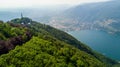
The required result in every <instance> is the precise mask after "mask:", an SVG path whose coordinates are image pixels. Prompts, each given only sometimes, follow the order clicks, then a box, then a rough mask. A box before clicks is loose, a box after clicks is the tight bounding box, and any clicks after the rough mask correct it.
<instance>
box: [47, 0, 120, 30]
mask: <svg viewBox="0 0 120 67" xmlns="http://www.w3.org/2000/svg"><path fill="white" fill-rule="evenodd" d="M119 7H120V1H119V0H113V1H108V2H100V3H91V4H84V5H78V6H75V7H72V8H70V9H68V10H66V11H65V12H63V13H61V14H60V15H57V16H54V17H52V19H51V20H50V22H49V25H51V26H54V27H56V28H59V29H62V30H81V29H82V30H84V29H99V30H106V31H110V32H120V27H119V26H118V25H120V20H119V18H120V8H119Z"/></svg>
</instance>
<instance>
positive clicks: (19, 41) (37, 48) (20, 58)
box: [0, 18, 118, 67]
mask: <svg viewBox="0 0 120 67" xmlns="http://www.w3.org/2000/svg"><path fill="white" fill-rule="evenodd" d="M1 24H3V25H4V24H5V25H6V27H4V28H0V30H2V29H5V30H3V31H2V32H4V31H8V33H9V31H11V30H13V28H16V29H18V31H17V32H14V31H13V32H12V33H15V34H16V35H15V36H12V37H8V36H6V38H8V39H7V40H4V39H1V40H3V41H4V42H2V43H0V52H4V51H6V50H7V52H4V53H5V54H3V53H1V54H3V55H1V56H0V66H1V67H4V66H5V67H6V66H27V67H29V66H39V65H40V66H42V65H43V66H46V65H49V66H55V65H56V64H57V65H59V66H61V65H62V66H67V65H69V66H72V67H73V66H83V67H89V66H91V67H96V66H98V67H101V66H102V67H107V66H110V67H112V66H113V65H116V64H118V62H116V61H114V60H111V59H109V58H107V57H105V56H103V55H101V54H98V53H96V52H94V51H92V50H91V49H90V48H89V47H87V46H86V45H84V44H82V43H81V42H79V41H78V40H76V39H75V38H73V37H72V36H70V35H68V34H67V33H65V32H63V31H60V30H57V29H55V28H53V27H50V26H48V25H45V24H40V23H38V22H35V21H32V20H31V19H29V18H21V19H20V18H17V19H13V20H12V21H10V22H8V23H2V22H1ZM8 27H10V28H8ZM19 29H21V30H23V31H20V30H19ZM25 32H26V33H25ZM17 33H22V34H19V35H18V34H17ZM10 34H11V33H10ZM10 34H7V35H10ZM2 35H5V34H2ZM20 35H21V37H19V36H20ZM16 37H17V38H16ZM31 37H32V38H31ZM1 40H0V41H1ZM11 41H12V42H11ZM9 45H12V46H9ZM18 45H21V46H18ZM13 46H14V47H15V46H17V47H16V48H15V49H14V48H11V47H13ZM2 47H4V48H2ZM8 48H11V49H9V50H8ZM4 49H5V50H4ZM13 49H14V50H13ZM1 50H2V51H1ZM10 50H12V51H10ZM8 52H9V53H8ZM6 53H7V54H6ZM48 59H51V60H48ZM40 63H41V64H40Z"/></svg>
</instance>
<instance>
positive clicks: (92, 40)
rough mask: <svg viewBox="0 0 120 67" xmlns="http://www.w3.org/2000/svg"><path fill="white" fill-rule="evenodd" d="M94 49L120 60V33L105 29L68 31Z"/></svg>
mask: <svg viewBox="0 0 120 67" xmlns="http://www.w3.org/2000/svg"><path fill="white" fill-rule="evenodd" d="M68 33H69V34H71V35H73V36H74V37H75V38H77V39H78V40H80V41H81V42H83V43H85V44H87V45H88V46H89V47H91V48H92V49H93V50H95V51H98V52H100V53H102V54H104V55H105V56H108V57H110V58H112V59H115V60H120V35H115V34H109V33H107V32H103V31H94V30H82V31H71V32H68Z"/></svg>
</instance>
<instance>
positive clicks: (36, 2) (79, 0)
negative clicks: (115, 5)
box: [0, 0, 108, 8]
mask: <svg viewBox="0 0 120 67" xmlns="http://www.w3.org/2000/svg"><path fill="white" fill-rule="evenodd" d="M101 1H108V0H0V8H17V7H34V6H38V7H39V6H41V5H42V6H43V5H60V4H69V5H75V4H83V3H90V2H101Z"/></svg>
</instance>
